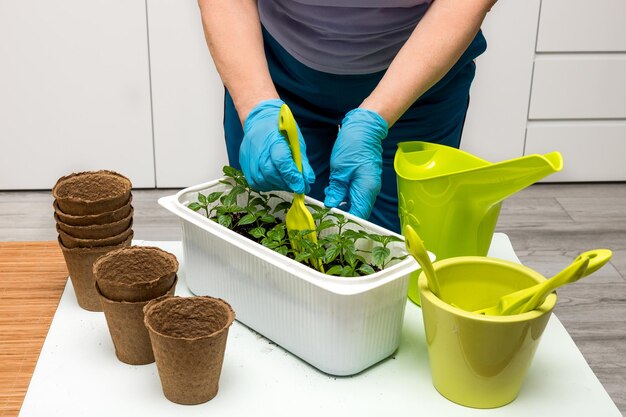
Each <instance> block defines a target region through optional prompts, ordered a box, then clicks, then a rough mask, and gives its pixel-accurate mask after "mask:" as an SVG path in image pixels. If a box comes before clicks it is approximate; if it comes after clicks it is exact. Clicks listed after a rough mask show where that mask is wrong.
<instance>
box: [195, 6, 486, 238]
mask: <svg viewBox="0 0 626 417" xmlns="http://www.w3.org/2000/svg"><path fill="white" fill-rule="evenodd" d="M495 1H496V0H336V1H332V0H258V3H257V1H256V0H228V1H224V0H199V4H200V8H201V12H202V21H203V25H204V31H205V35H206V39H207V43H208V45H209V49H210V51H211V54H212V56H213V60H214V62H215V65H216V67H217V70H218V72H219V74H220V76H221V78H222V81H223V82H224V85H225V87H226V96H225V104H224V129H225V134H226V146H227V150H228V157H229V160H230V164H231V165H232V166H234V167H237V168H241V169H242V171H243V172H244V174H245V176H246V178H247V179H248V181H249V183H250V185H251V186H252V187H253V188H255V189H257V190H260V191H269V190H277V189H281V190H287V191H292V192H297V193H303V192H305V193H307V194H309V195H311V196H312V197H314V198H317V199H320V200H323V201H324V204H325V205H326V206H328V207H337V206H338V205H340V204H343V203H345V204H347V205H346V208H347V209H349V211H350V213H352V214H355V215H357V216H359V217H362V218H365V219H367V218H368V217H369V219H370V220H371V221H373V222H374V223H377V224H379V225H381V226H383V227H386V228H388V229H390V230H395V231H399V227H400V225H399V219H398V215H397V207H398V198H397V190H396V179H395V172H394V169H393V157H394V154H395V150H396V147H397V144H398V142H401V141H407V140H423V141H429V142H436V143H440V144H445V145H449V146H453V147H457V148H458V147H459V144H460V139H461V131H462V128H463V123H464V121H465V114H466V112H467V107H468V105H469V88H470V85H471V82H472V80H473V78H474V72H475V65H474V62H473V59H474V58H475V57H477V56H478V55H480V54H481V53H482V52H483V51H484V50H485V48H486V42H485V39H484V38H483V36H482V34H481V32H480V25H481V24H482V21H483V19H484V17H485V15H486V14H487V12H488V11H489V10H490V8H491V7H492V6H493V4H494V3H495ZM283 103H287V104H288V105H289V107H290V108H291V110H292V112H293V114H294V117H295V119H296V121H297V122H298V125H299V129H300V132H301V136H300V144H301V149H302V152H303V158H302V159H303V173H302V174H300V173H299V172H298V170H297V168H296V166H295V164H294V163H293V161H292V158H291V152H290V151H289V147H288V145H287V142H286V141H285V139H284V138H283V137H282V136H281V134H280V132H279V131H278V112H279V109H280V106H281V105H282V104H283ZM242 126H243V128H242ZM370 214H371V216H370Z"/></svg>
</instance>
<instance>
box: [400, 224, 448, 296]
mask: <svg viewBox="0 0 626 417" xmlns="http://www.w3.org/2000/svg"><path fill="white" fill-rule="evenodd" d="M404 238H405V244H406V249H407V250H408V251H409V253H410V254H411V255H413V257H414V258H415V260H416V261H417V263H419V264H420V266H421V267H422V270H423V271H424V273H425V274H426V278H428V289H429V290H430V291H431V292H432V293H433V294H435V295H436V296H437V297H439V294H440V292H441V288H440V287H439V280H438V279H437V274H436V273H435V268H433V264H432V263H431V262H430V257H429V256H428V252H427V251H426V248H425V247H424V242H423V241H422V239H420V237H419V236H418V234H417V232H416V231H415V229H413V228H412V227H411V226H410V225H408V224H407V225H406V226H404Z"/></svg>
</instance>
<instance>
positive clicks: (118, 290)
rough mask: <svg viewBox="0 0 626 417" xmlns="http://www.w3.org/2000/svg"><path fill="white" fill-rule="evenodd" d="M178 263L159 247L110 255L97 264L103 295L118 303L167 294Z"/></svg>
mask: <svg viewBox="0 0 626 417" xmlns="http://www.w3.org/2000/svg"><path fill="white" fill-rule="evenodd" d="M177 271H178V260H177V259H176V256H174V255H173V254H171V253H169V252H166V251H164V250H162V249H159V248H157V247H151V246H131V247H128V248H122V249H119V250H116V251H112V252H109V253H108V254H107V255H106V256H103V257H102V258H100V259H98V261H97V262H96V263H94V265H93V272H94V276H95V279H96V280H97V281H98V288H99V289H100V292H101V293H102V295H103V296H105V297H106V298H108V299H110V300H114V301H129V302H138V301H148V300H152V299H153V298H156V297H160V296H162V295H163V294H165V293H166V292H167V290H168V289H169V288H170V287H171V286H172V283H173V282H174V280H175V279H176V272H177Z"/></svg>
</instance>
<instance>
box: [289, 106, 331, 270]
mask: <svg viewBox="0 0 626 417" xmlns="http://www.w3.org/2000/svg"><path fill="white" fill-rule="evenodd" d="M278 129H279V130H280V133H281V134H282V135H283V136H284V137H285V139H286V140H287V143H288V144H289V147H290V148H291V153H292V154H293V161H294V162H295V165H296V167H297V168H298V171H300V172H302V155H301V154H300V142H299V140H298V128H297V125H296V121H295V120H294V118H293V114H292V113H291V110H290V109H289V106H287V105H286V104H283V105H282V106H281V108H280V112H279V116H278ZM285 223H286V225H287V231H288V232H290V231H292V230H312V232H311V233H308V234H307V235H306V236H305V238H306V239H309V240H311V241H313V242H315V243H317V235H316V233H315V221H314V220H313V216H312V215H311V212H310V211H309V209H307V208H306V206H305V205H304V194H302V193H295V194H294V195H293V202H292V203H291V208H290V209H289V211H287V216H286V218H285ZM291 246H292V248H293V249H294V250H296V251H299V250H300V249H301V248H299V247H297V246H298V245H297V244H296V245H294V243H293V242H291ZM311 262H312V264H313V267H314V268H315V269H317V270H318V271H320V272H324V268H323V266H322V264H321V263H320V262H319V261H318V260H317V259H313V258H311Z"/></svg>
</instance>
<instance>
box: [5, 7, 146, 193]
mask: <svg viewBox="0 0 626 417" xmlns="http://www.w3.org/2000/svg"><path fill="white" fill-rule="evenodd" d="M102 168H104V169H112V170H116V171H119V172H120V173H123V174H124V175H126V176H128V177H129V178H130V179H131V180H132V182H133V184H134V185H135V186H137V187H153V186H154V159H153V146H152V130H151V116H150V84H149V77H148V48H147V31H146V14H145V2H144V0H89V1H86V0H64V1H44V0H32V1H21V0H2V1H0V189H36V188H51V187H52V186H53V185H54V183H55V181H56V180H57V179H58V178H59V177H60V176H62V175H65V174H68V173H70V172H72V171H84V170H91V169H102Z"/></svg>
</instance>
